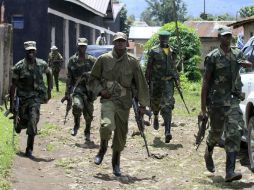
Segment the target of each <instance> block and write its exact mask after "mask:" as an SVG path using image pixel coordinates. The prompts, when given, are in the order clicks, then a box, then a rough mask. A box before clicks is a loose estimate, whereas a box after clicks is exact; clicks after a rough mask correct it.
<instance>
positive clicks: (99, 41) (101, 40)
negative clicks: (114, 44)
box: [96, 30, 107, 45]
mask: <svg viewBox="0 0 254 190" xmlns="http://www.w3.org/2000/svg"><path fill="white" fill-rule="evenodd" d="M96 45H107V40H106V36H105V31H104V30H102V31H101V35H100V36H99V37H98V38H97V39H96Z"/></svg>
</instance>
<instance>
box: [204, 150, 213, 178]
mask: <svg viewBox="0 0 254 190" xmlns="http://www.w3.org/2000/svg"><path fill="white" fill-rule="evenodd" d="M212 156H213V147H210V146H208V145H207V147H206V149H205V155H204V158H205V164H206V169H207V170H208V171H209V172H211V173H213V172H215V167H214V162H213V157H212Z"/></svg>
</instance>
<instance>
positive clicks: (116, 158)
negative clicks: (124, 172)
mask: <svg viewBox="0 0 254 190" xmlns="http://www.w3.org/2000/svg"><path fill="white" fill-rule="evenodd" d="M112 168H113V174H114V175H115V176H121V170H120V152H118V151H113V154H112Z"/></svg>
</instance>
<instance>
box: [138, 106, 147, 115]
mask: <svg viewBox="0 0 254 190" xmlns="http://www.w3.org/2000/svg"><path fill="white" fill-rule="evenodd" d="M139 113H140V115H142V116H143V115H144V114H145V113H146V107H145V106H139Z"/></svg>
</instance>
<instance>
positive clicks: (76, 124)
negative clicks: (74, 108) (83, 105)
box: [71, 116, 80, 136]
mask: <svg viewBox="0 0 254 190" xmlns="http://www.w3.org/2000/svg"><path fill="white" fill-rule="evenodd" d="M79 127H80V117H76V116H74V127H73V129H72V130H71V135H72V136H76V135H77V133H78V129H79Z"/></svg>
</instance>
